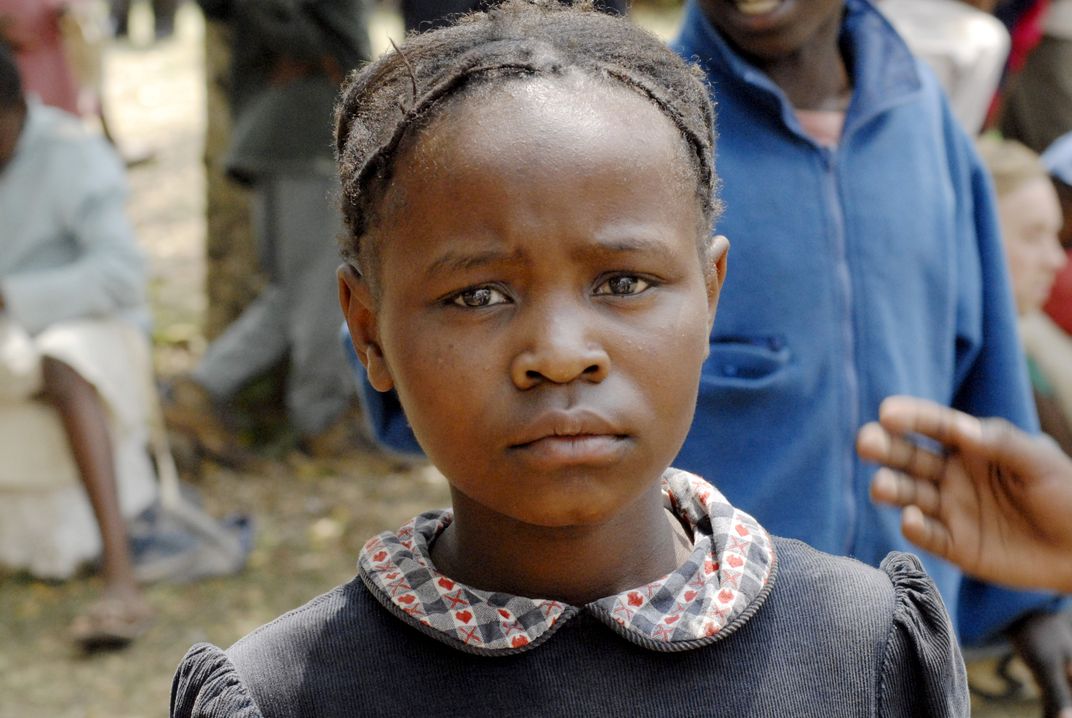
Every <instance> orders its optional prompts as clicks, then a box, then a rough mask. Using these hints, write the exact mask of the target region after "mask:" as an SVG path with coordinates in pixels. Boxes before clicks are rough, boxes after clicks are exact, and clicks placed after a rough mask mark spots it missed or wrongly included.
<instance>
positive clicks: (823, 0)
mask: <svg viewBox="0 0 1072 718" xmlns="http://www.w3.org/2000/svg"><path fill="white" fill-rule="evenodd" d="M843 6H844V0H700V7H701V8H702V9H703V12H704V15H706V16H707V19H708V20H710V21H711V23H712V24H713V25H714V26H715V27H716V28H718V30H719V31H720V32H721V33H722V34H723V35H725V36H726V38H727V39H728V40H729V41H730V43H731V44H732V45H733V46H734V47H736V48H737V49H738V50H739V51H741V52H742V53H743V54H745V55H747V56H749V57H751V58H754V59H758V60H761V61H763V60H767V61H771V60H781V59H784V58H786V57H789V56H792V55H794V54H796V53H797V52H800V51H801V49H803V48H805V47H806V46H807V45H808V44H809V43H811V42H814V41H816V39H817V38H826V37H835V38H836V37H837V32H836V30H835V29H834V28H837V27H840V25H841V13H842V8H843ZM824 31H825V32H824Z"/></svg>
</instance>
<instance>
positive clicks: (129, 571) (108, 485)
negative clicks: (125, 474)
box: [42, 357, 148, 618]
mask: <svg viewBox="0 0 1072 718" xmlns="http://www.w3.org/2000/svg"><path fill="white" fill-rule="evenodd" d="M42 371H43V375H44V385H45V388H44V398H45V399H46V400H47V401H49V402H50V403H51V404H52V405H53V406H54V407H55V408H56V410H57V411H58V412H59V415H60V419H61V421H62V422H63V428H64V430H65V431H66V433H67V439H68V441H69V442H70V445H71V453H72V455H73V457H74V461H75V464H76V466H77V467H78V473H79V475H80V476H81V479H82V483H83V485H84V486H85V489H86V494H87V495H88V497H89V503H90V505H91V506H92V508H93V514H94V516H95V517H96V519H97V525H98V526H99V528H100V535H101V546H102V551H101V555H102V563H101V566H102V574H103V578H104V598H105V600H112V601H116V602H118V603H119V604H120V605H122V606H123V607H124V608H125V609H129V610H128V615H131V616H134V615H138V616H140V617H141V618H144V617H146V616H147V615H148V607H147V606H146V604H145V601H144V599H143V598H142V595H141V589H140V588H139V587H138V584H137V581H136V580H135V578H134V567H133V564H132V562H131V558H130V549H129V545H128V544H127V535H126V527H125V524H124V522H123V516H122V513H121V512H120V509H119V494H118V489H117V486H116V479H115V462H114V457H113V456H112V442H111V437H110V436H109V432H108V415H107V412H106V411H105V409H104V406H103V405H102V404H101V400H100V396H99V395H98V394H97V390H96V389H95V388H94V387H93V385H92V384H90V383H89V382H87V381H86V380H85V379H83V378H82V376H81V375H80V374H79V373H78V372H76V371H75V370H74V369H72V368H71V367H70V366H68V365H67V364H64V363H63V362H61V361H59V360H56V359H52V358H49V357H46V358H44V359H43V360H42Z"/></svg>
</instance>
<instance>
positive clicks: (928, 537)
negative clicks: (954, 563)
mask: <svg viewBox="0 0 1072 718" xmlns="http://www.w3.org/2000/svg"><path fill="white" fill-rule="evenodd" d="M901 533H902V534H904V537H905V538H906V539H908V540H909V541H911V542H912V543H914V544H915V545H916V546H919V547H920V548H921V549H923V550H924V551H929V552H930V553H932V554H934V555H935V556H939V557H941V558H945V559H949V558H950V557H951V556H952V553H953V537H952V535H951V534H950V533H949V529H947V528H946V527H945V525H944V524H942V523H940V522H939V521H937V520H936V519H933V518H930V517H929V516H925V515H924V514H923V512H922V511H921V510H920V508H919V507H918V506H907V507H905V509H904V511H902V512H901Z"/></svg>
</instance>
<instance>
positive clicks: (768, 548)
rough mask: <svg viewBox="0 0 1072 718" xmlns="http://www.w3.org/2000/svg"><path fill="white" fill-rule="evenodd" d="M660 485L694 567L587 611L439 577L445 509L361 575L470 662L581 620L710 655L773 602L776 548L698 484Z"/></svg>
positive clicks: (377, 552) (532, 642)
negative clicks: (685, 534)
mask: <svg viewBox="0 0 1072 718" xmlns="http://www.w3.org/2000/svg"><path fill="white" fill-rule="evenodd" d="M662 480H663V499H664V501H665V503H666V507H667V509H668V510H670V511H672V512H673V513H674V514H675V515H676V516H678V517H679V518H681V519H683V520H684V521H686V522H687V523H688V525H689V527H690V528H691V529H692V533H693V540H694V543H693V550H692V553H691V554H690V556H689V558H688V560H686V561H685V563H683V564H682V565H681V566H679V567H678V568H677V570H676V571H674V572H672V573H670V574H667V575H666V576H663V577H662V578H660V579H658V580H657V581H653V582H652V583H649V584H647V585H646V586H640V587H637V588H635V589H630V590H628V591H623V592H622V593H619V594H616V595H613V596H607V597H605V598H601V599H599V600H597V601H593V602H592V603H589V604H587V605H585V606H580V607H579V606H571V605H569V604H564V603H559V602H558V601H552V600H550V599H541V598H525V597H522V596H514V595H512V594H507V593H497V592H494V591H482V590H478V589H475V588H470V587H468V586H465V585H463V584H461V583H458V582H457V581H454V580H453V579H451V578H449V577H447V576H444V575H443V574H441V573H439V571H437V570H436V568H435V566H433V565H432V562H431V560H430V558H429V547H430V546H431V545H432V543H433V542H434V541H435V539H436V537H437V536H439V534H440V533H442V531H443V529H445V528H446V527H447V526H448V525H449V524H450V522H451V521H452V520H453V517H454V516H453V513H452V512H451V511H450V510H447V509H444V510H439V511H430V512H427V513H423V514H421V515H419V516H417V517H416V518H414V519H412V520H411V521H410V522H409V523H407V524H406V525H404V526H403V527H402V528H400V529H399V530H398V531H397V533H392V532H390V531H388V532H385V533H382V534H380V535H379V536H375V537H373V538H372V539H370V540H369V541H368V543H366V544H365V547H364V548H363V549H362V550H361V556H360V558H359V560H358V567H359V575H360V577H361V580H362V581H364V583H365V586H367V587H368V589H369V591H370V592H371V593H372V595H373V596H375V597H376V599H377V600H378V601H379V602H380V603H382V604H383V605H384V606H385V607H386V608H387V609H388V610H389V611H391V612H392V613H393V614H395V615H396V616H398V617H399V618H400V619H402V620H403V621H404V622H406V623H407V624H409V625H411V626H413V627H415V628H417V629H418V630H420V631H421V632H423V633H425V634H427V635H429V636H432V637H433V638H436V639H438V640H440V641H442V642H444V643H446V644H448V645H450V646H453V647H455V648H458V649H459V650H462V651H465V652H468V653H477V654H484V655H509V654H513V653H519V652H521V651H525V650H529V649H531V648H533V647H535V646H537V645H538V644H540V643H542V642H543V641H545V640H547V639H548V638H550V636H551V635H552V634H553V633H554V632H555V631H556V630H557V629H558V628H559V627H560V626H562V625H563V624H564V623H565V622H566V621H568V620H569V619H570V618H572V617H574V616H576V615H577V614H578V613H580V612H581V611H587V612H588V613H590V614H592V615H593V616H595V617H596V618H597V619H599V620H600V621H602V622H603V623H604V624H606V625H607V626H609V627H610V628H611V629H613V630H614V631H616V632H617V633H618V634H619V635H621V636H622V637H623V638H625V639H626V640H629V641H631V642H632V643H635V644H637V645H639V646H642V647H644V648H648V649H651V650H654V651H665V652H673V651H684V650H689V649H692V648H698V647H700V646H705V645H708V644H710V643H714V642H715V641H717V640H719V639H720V638H722V637H724V636H726V635H729V634H730V633H732V632H733V631H735V630H736V629H737V628H738V627H739V626H741V625H742V624H744V623H745V622H746V621H747V620H748V619H749V618H751V616H752V614H754V613H755V612H756V611H757V610H759V608H760V606H762V605H763V602H764V601H766V599H767V595H768V594H769V593H770V590H771V587H772V586H773V583H774V578H775V573H776V565H775V564H776V561H775V555H774V546H773V544H772V542H771V537H770V534H768V533H767V532H766V530H765V529H764V528H763V527H762V526H760V525H759V524H758V523H757V522H756V520H755V519H754V518H752V517H751V516H749V515H748V514H746V513H744V512H742V511H739V510H737V509H735V508H734V507H733V506H731V505H730V504H729V502H728V501H726V499H725V497H723V496H722V494H721V493H719V492H718V491H717V490H715V488H714V487H712V486H711V485H710V484H708V483H707V482H706V481H704V480H703V479H701V478H699V477H698V476H695V475H693V474H690V473H687V472H685V471H680V470H678V469H667V471H666V473H665V474H663V479H662Z"/></svg>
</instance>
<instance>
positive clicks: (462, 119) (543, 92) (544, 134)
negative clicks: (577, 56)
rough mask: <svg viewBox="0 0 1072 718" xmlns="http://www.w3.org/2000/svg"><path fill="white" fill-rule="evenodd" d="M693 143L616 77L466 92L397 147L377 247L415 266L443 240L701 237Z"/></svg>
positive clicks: (542, 81) (531, 81)
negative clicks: (613, 81)
mask: <svg viewBox="0 0 1072 718" xmlns="http://www.w3.org/2000/svg"><path fill="white" fill-rule="evenodd" d="M688 151H689V146H688V145H687V144H686V142H685V140H684V139H683V138H682V136H681V134H680V132H679V131H678V129H677V127H676V126H675V125H674V124H673V123H672V122H671V121H670V120H669V119H668V118H667V117H666V116H664V115H663V114H662V112H660V111H659V109H658V108H656V107H655V106H654V105H653V104H652V103H651V102H650V101H648V100H647V99H645V98H643V97H641V96H639V95H637V94H635V93H634V92H632V91H630V90H628V89H625V88H621V87H618V86H615V85H606V84H601V83H597V82H595V81H592V80H588V79H586V78H584V77H570V76H566V77H557V78H550V79H542V78H540V79H523V80H518V81H510V82H507V83H501V84H499V85H497V86H496V87H494V88H488V89H487V90H483V89H482V90H481V91H479V92H475V93H469V94H467V95H466V96H465V97H463V98H460V99H457V100H454V101H453V103H452V104H451V105H449V106H447V107H444V108H442V110H441V111H440V114H439V116H438V117H437V118H436V119H434V120H433V121H432V122H431V123H430V124H429V125H428V126H427V127H426V128H425V129H424V130H423V131H422V132H421V133H420V134H419V135H418V136H417V138H416V139H415V140H414V141H413V142H412V144H411V145H410V146H409V147H408V148H406V149H405V150H404V151H403V152H401V153H400V155H399V157H398V159H397V161H396V171H395V174H394V178H393V181H392V183H391V185H390V187H389V188H388V189H387V192H386V196H385V198H384V212H383V213H382V215H381V221H380V223H379V227H378V229H377V230H376V231H378V232H381V233H382V235H381V240H382V241H381V242H379V243H378V244H379V247H380V249H379V254H380V255H382V256H383V258H386V256H388V255H394V256H396V257H402V256H406V255H409V256H408V257H407V258H406V259H403V261H404V262H406V263H407V265H408V266H412V265H409V263H410V262H411V261H416V260H417V258H418V257H420V256H421V254H422V253H425V252H428V251H438V250H439V249H441V247H440V246H439V245H442V244H444V243H452V242H453V243H459V242H464V243H469V244H473V243H479V242H480V241H483V240H481V238H484V239H485V240H487V242H488V243H494V242H500V241H506V242H509V241H513V239H518V241H519V242H521V243H522V244H524V243H525V242H523V241H521V240H520V238H524V237H533V236H543V237H546V238H552V237H554V238H556V240H561V241H572V240H574V239H577V240H578V241H582V242H583V241H587V240H589V239H592V238H598V237H599V236H601V235H604V234H614V233H619V234H623V235H624V234H630V233H632V234H634V235H635V236H640V235H647V236H650V235H652V234H656V233H658V231H659V230H657V229H656V228H657V227H662V228H663V229H664V230H665V231H666V233H667V234H672V235H673V236H675V237H677V236H680V235H684V236H687V240H686V241H688V242H692V243H695V242H696V240H697V239H698V238H699V236H700V228H701V227H702V224H703V222H702V218H703V214H702V206H701V203H700V201H699V200H698V199H697V197H698V193H697V179H696V177H695V173H694V171H693V169H692V166H691V164H690V163H689V159H688V155H687V152H688ZM627 227H628V229H625V228H627ZM546 241H551V240H550V239H547V240H546ZM526 246H527V247H528V248H529V249H531V248H532V247H533V246H535V245H534V244H533V243H528V244H527V245H526Z"/></svg>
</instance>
